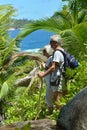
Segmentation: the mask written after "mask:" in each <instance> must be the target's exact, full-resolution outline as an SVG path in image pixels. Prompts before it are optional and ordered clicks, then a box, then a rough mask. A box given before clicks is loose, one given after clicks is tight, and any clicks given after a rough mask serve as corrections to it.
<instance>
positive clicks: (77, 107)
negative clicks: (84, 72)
mask: <svg viewBox="0 0 87 130" xmlns="http://www.w3.org/2000/svg"><path fill="white" fill-rule="evenodd" d="M57 130H87V87H86V88H84V89H83V90H82V91H80V92H79V93H78V94H77V95H76V96H75V97H74V98H73V99H72V100H71V101H70V102H69V103H68V104H67V105H66V106H64V107H63V108H62V109H61V111H60V114H59V116H58V120H57Z"/></svg>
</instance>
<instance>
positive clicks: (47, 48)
mask: <svg viewBox="0 0 87 130" xmlns="http://www.w3.org/2000/svg"><path fill="white" fill-rule="evenodd" d="M42 50H46V52H47V53H48V54H49V55H51V54H52V53H53V49H52V48H51V46H50V45H46V46H44V48H43V49H42Z"/></svg>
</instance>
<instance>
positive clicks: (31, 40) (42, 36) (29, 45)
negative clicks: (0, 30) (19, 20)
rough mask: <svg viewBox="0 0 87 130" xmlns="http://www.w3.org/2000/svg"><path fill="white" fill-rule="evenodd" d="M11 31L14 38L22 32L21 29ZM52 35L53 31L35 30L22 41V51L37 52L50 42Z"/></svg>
mask: <svg viewBox="0 0 87 130" xmlns="http://www.w3.org/2000/svg"><path fill="white" fill-rule="evenodd" d="M9 33H10V36H11V37H12V38H14V37H16V36H17V34H18V33H20V30H10V31H9ZM52 35H53V33H52V32H47V31H44V30H38V31H35V32H33V33H31V34H29V35H28V36H27V37H25V38H24V39H23V40H22V41H21V44H20V51H29V52H37V51H38V50H40V49H41V48H43V47H44V46H45V45H47V44H49V41H50V36H52Z"/></svg>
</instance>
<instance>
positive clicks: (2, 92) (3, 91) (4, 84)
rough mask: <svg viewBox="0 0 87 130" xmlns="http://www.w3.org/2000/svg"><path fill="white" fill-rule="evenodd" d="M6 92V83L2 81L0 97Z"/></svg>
mask: <svg viewBox="0 0 87 130" xmlns="http://www.w3.org/2000/svg"><path fill="white" fill-rule="evenodd" d="M7 93H8V85H7V83H6V82H4V83H3V85H2V88H1V92H0V98H2V97H4V96H6V95H7Z"/></svg>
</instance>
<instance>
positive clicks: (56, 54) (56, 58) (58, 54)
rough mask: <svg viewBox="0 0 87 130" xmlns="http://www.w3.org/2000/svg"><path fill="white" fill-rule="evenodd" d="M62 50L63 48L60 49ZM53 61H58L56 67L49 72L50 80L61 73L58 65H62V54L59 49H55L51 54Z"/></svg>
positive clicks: (52, 80) (53, 79)
mask: <svg viewBox="0 0 87 130" xmlns="http://www.w3.org/2000/svg"><path fill="white" fill-rule="evenodd" d="M61 50H63V49H61ZM53 61H54V62H58V68H57V69H56V70H55V71H53V72H52V74H51V82H54V81H55V80H56V79H57V78H58V76H60V75H61V70H60V67H61V66H62V65H63V63H64V56H63V54H62V53H61V52H60V51H55V52H54V54H53Z"/></svg>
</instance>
